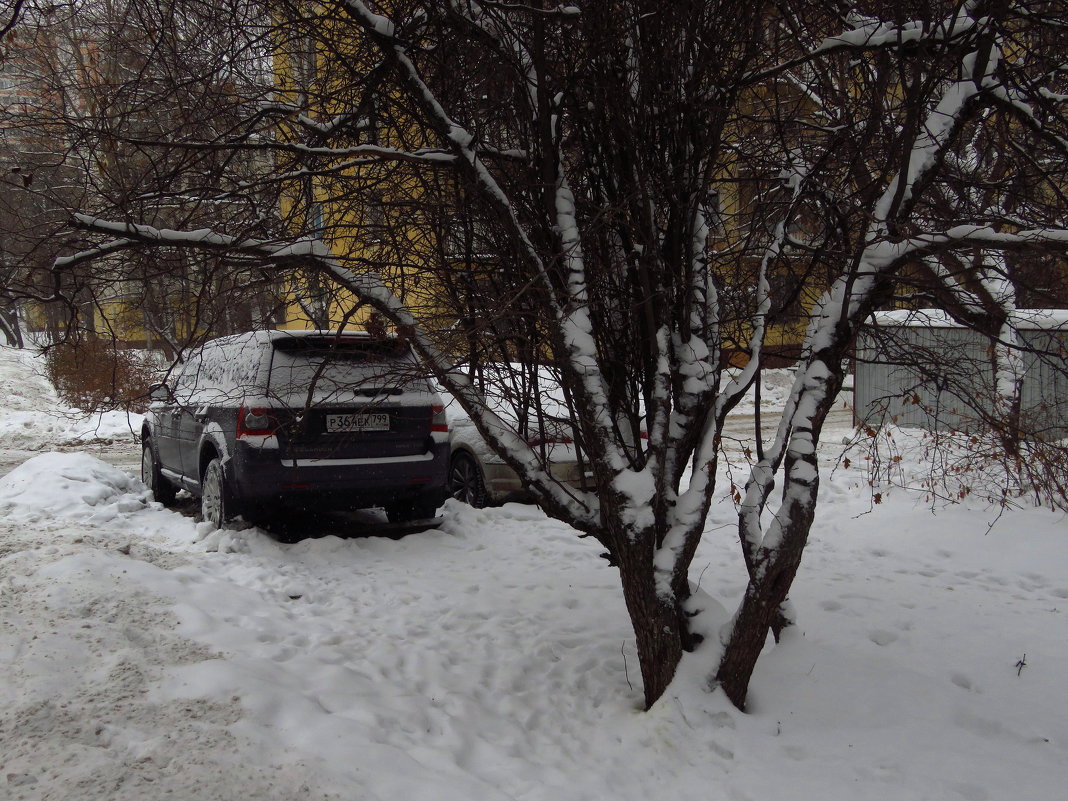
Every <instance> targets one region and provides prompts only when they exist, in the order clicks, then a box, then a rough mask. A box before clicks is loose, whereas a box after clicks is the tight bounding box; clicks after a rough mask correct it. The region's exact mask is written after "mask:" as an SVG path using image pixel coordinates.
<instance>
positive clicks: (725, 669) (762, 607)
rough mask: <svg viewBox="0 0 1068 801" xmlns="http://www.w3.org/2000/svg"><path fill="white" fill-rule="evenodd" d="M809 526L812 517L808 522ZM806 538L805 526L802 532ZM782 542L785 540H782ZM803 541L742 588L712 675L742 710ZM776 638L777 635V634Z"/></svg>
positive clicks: (799, 554) (793, 571) (790, 581)
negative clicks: (739, 605)
mask: <svg viewBox="0 0 1068 801" xmlns="http://www.w3.org/2000/svg"><path fill="white" fill-rule="evenodd" d="M808 524H810V525H811V519H810V523H808ZM804 538H807V527H806V531H805V532H804ZM784 545H785V543H784ZM803 547H804V541H803V539H802V541H801V543H798V544H795V545H794V546H791V547H790V548H789V552H783V553H781V554H780V556H779V559H778V560H776V561H775V564H774V565H771V566H769V569H768V575H767V578H765V579H764V580H763V581H754V580H750V582H749V586H747V587H745V597H744V598H743V599H742V603H741V609H740V610H739V611H738V615H737V616H736V617H735V622H734V627H733V628H732V629H731V638H729V639H728V640H727V643H726V645H725V647H724V649H723V658H722V660H721V661H720V665H719V669H718V670H717V672H716V678H714V684H716V685H718V686H719V687H720V688H722V689H723V692H725V693H726V696H727V697H728V698H731V702H732V703H733V704H734V705H735V706H736V707H738V708H739V709H742V710H744V709H745V696H747V694H748V693H749V681H750V679H751V678H752V676H753V670H754V669H755V668H756V660H757V659H758V658H759V656H760V651H761V650H764V645H765V643H766V642H767V640H768V632H769V631H771V630H773V627H774V626H775V625H776V624H778V622H779V618H780V615H781V614H782V613H781V607H782V603H783V601H785V600H786V595H787V593H789V590H790V585H791V584H792V583H794V577H795V576H796V575H797V570H798V566H799V565H800V564H801V551H802V550H803ZM776 640H778V634H776Z"/></svg>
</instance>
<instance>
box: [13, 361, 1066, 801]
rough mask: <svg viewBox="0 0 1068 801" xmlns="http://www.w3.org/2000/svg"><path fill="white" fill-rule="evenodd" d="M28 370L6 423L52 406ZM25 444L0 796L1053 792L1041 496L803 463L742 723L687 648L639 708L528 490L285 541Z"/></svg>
mask: <svg viewBox="0 0 1068 801" xmlns="http://www.w3.org/2000/svg"><path fill="white" fill-rule="evenodd" d="M0 359H2V361H0V380H2V379H5V378H6V379H10V380H8V381H7V383H6V386H8V387H11V386H12V385H13V382H15V383H20V385H21V384H22V383H25V384H26V385H27V386H28V385H29V384H30V382H31V381H33V380H36V379H34V378H33V377H32V375H30V374H29V373H28V372H27V371H26V369H25V368H26V365H27V363H28V362H27V361H26V358H25V357H23V356H21V355H17V354H16V355H12V353H11V352H10V351H0ZM45 389H47V387H46V388H44V389H39V390H38V391H37V394H36V396H35V397H36V401H35V402H33V403H29V404H28V405H27V407H26V408H18V407H17V406H16V405H15V404H13V403H12V402H11V401H10V400H9V401H7V402H6V403H4V404H3V405H2V406H0V431H8V430H10V428H11V425H12V424H13V422H14V421H17V420H18V419H20V418H19V417H18V416H19V415H20V414H23V415H29V416H30V417H35V416H37V415H45V414H51V413H54V398H52V396H50V395H49V394H48V393H47V392H45ZM9 391H11V390H9ZM14 397H16V398H18V397H23V396H19V395H18V394H17V393H15V394H14ZM26 397H28V396H26ZM50 404H51V405H50ZM21 419H23V420H25V419H26V417H23V418H21ZM56 419H66V418H56ZM14 425H15V428H16V429H17V428H18V424H17V423H14ZM29 428H31V429H32V428H33V425H31V426H30V427H29ZM56 430H57V431H58V430H59V429H56ZM69 430H70V429H63V431H69ZM848 434H849V429H847V428H846V427H845V426H839V427H838V428H835V429H832V430H830V431H828V432H826V436H825V440H826V441H827V442H828V443H838V444H837V448H838V450H841V447H842V445H841V444H840V443H841V440H842V438H843V437H846V436H848ZM48 438H52V440H53V441H55V442H57V443H63V442H66V443H68V444H67V445H65V446H64V447H65V449H66V452H63V453H41V454H39V455H36V456H33V458H30V459H28V460H27V461H25V463H23V464H22V465H21V466H19V467H17V468H15V469H14V470H13V471H12V472H10V473H9V474H8V475H7V476H5V477H3V478H0V798H3V799H5V801H6V799H11V801H31V800H32V801H38V800H40V801H44V800H45V799H48V800H51V799H56V800H57V801H59V800H60V799H62V801H68V800H69V799H78V801H105V799H106V801H126V800H127V799H129V800H130V801H133V800H134V799H136V800H137V801H156V799H169V798H174V799H180V800H181V801H208V800H209V799H218V800H219V801H231V800H232V799H256V801H276V800H277V801H292V800H295V799H344V800H345V801H356V800H359V801H398V800H401V799H416V800H418V801H422V800H423V799H426V800H427V801H429V800H431V799H435V800H436V799H441V800H442V801H497V800H498V799H509V800H511V799H523V800H524V801H528V800H529V801H535V800H540V799H546V800H547V801H548V800H549V799H552V801H558V800H559V799H566V800H567V801H571V800H572V799H574V800H575V801H578V800H579V799H582V800H586V799H589V800H591V801H597V800H599V799H613V800H615V799H619V800H620V801H629V800H631V799H634V801H649V799H660V798H692V799H703V800H706V801H718V799H730V800H732V801H768V800H769V799H790V800H791V801H807V800H808V799H812V800H813V801H816V800H817V799H818V800H819V801H838V799H849V800H850V801H854V800H855V799H865V801H877V800H880V799H885V800H886V801H909V800H911V799H932V800H934V801H942V800H943V799H966V800H967V801H981V800H986V799H989V801H1003V800H1005V801H1007V800H1008V799H1012V801H1029V800H1030V799H1034V800H1035V801H1052V799H1058V798H1064V797H1065V789H1064V788H1065V787H1066V786H1068V693H1066V692H1065V690H1064V677H1065V665H1066V664H1068V625H1066V624H1068V523H1066V520H1065V518H1064V516H1063V515H1057V514H1054V513H1050V512H1046V511H1041V510H1022V511H1014V512H1010V513H1006V514H1004V515H1002V516H1001V517H1000V518H998V519H996V520H995V518H997V515H996V513H995V512H992V511H989V510H985V509H983V508H981V507H979V506H971V507H970V506H964V505H961V506H954V507H950V508H945V509H940V510H938V511H937V512H932V510H931V508H930V505H929V504H924V503H923V498H922V497H918V496H913V495H912V494H910V493H907V492H904V491H901V490H893V489H887V488H885V487H881V486H880V487H876V488H875V489H876V490H878V491H881V492H882V495H881V501H882V502H881V503H879V504H873V502H872V494H871V493H872V490H871V489H870V488H869V487H868V485H867V480H868V474H867V472H866V471H865V470H864V469H863V464H864V461H863V458H860V457H856V458H855V459H854V461H853V462H851V465H850V467H848V468H845V467H839V468H838V469H837V470H835V471H834V472H833V473H831V472H830V471H828V475H827V476H826V477H825V480H824V484H823V491H822V504H821V507H820V510H819V517H818V522H817V525H816V527H815V529H814V531H813V536H812V540H811V543H810V546H809V550H808V552H807V554H806V557H805V561H804V563H803V565H802V568H801V572H800V574H799V576H798V579H797V582H796V584H795V589H794V593H793V602H794V605H795V607H796V609H797V613H798V618H799V625H798V626H797V628H796V630H794V631H792V632H791V633H790V634H789V636H788V637H787V638H786V639H785V640H784V642H783V643H782V644H781V645H778V646H774V645H769V647H768V650H767V651H766V653H765V654H764V657H763V659H762V661H761V663H760V665H759V667H758V669H757V673H756V675H755V677H754V681H753V685H752V692H751V701H750V706H751V710H750V712H749V713H748V714H741V713H739V712H737V711H736V710H734V709H733V708H732V707H731V706H730V705H729V704H728V703H727V702H726V701H725V700H724V698H723V697H722V695H721V694H718V693H708V692H706V691H705V690H704V689H703V688H702V687H703V681H702V677H703V676H704V675H705V673H707V671H708V670H709V669H710V668H711V665H710V664H709V663H708V661H707V660H708V656H707V654H702V653H701V652H700V651H699V652H697V653H695V654H692V655H689V656H687V658H686V660H685V661H684V663H683V666H682V670H681V671H680V675H679V677H678V679H677V681H676V682H675V684H674V685H673V686H672V688H671V691H670V692H669V693H668V695H667V696H666V697H665V698H664V700H663V701H662V702H661V703H660V704H659V705H658V706H657V707H655V708H654V709H653V710H652V711H651V712H648V713H643V712H641V711H639V707H640V702H641V688H640V686H639V684H638V670H637V660H636V657H635V654H634V645H633V639H632V637H631V633H630V629H629V624H628V621H627V618H626V614H625V611H624V608H623V602H622V599H621V595H620V592H619V589H618V580H617V577H616V575H615V572H614V570H613V569H612V568H610V567H609V566H608V565H607V563H606V562H605V561H604V560H602V559H599V558H598V553H599V551H600V549H599V548H598V547H597V545H596V544H594V543H592V542H590V541H589V540H581V539H578V538H577V537H576V536H575V535H574V534H573V533H572V532H571V531H569V530H568V529H566V528H565V527H563V526H561V525H560V524H558V523H555V522H553V521H551V520H548V519H547V518H546V517H545V516H544V515H543V514H542V513H541V512H539V511H538V510H537V509H536V508H534V507H530V506H522V505H514V504H513V505H507V506H504V507H501V508H497V509H486V510H479V511H476V510H472V509H470V508H467V507H463V506H461V505H458V504H452V503H451V502H450V504H449V505H447V506H446V507H445V509H444V522H443V523H442V525H441V526H440V527H439V528H437V529H434V530H430V531H426V532H423V533H420V534H412V535H409V536H407V537H405V538H403V539H400V540H393V539H387V538H384V537H374V536H363V537H353V538H350V539H341V538H338V537H336V536H326V537H322V538H318V539H309V540H305V541H303V542H300V543H297V544H294V545H283V544H280V543H278V542H276V541H275V540H273V539H272V538H270V537H269V536H268V535H267V534H265V533H263V532H261V531H259V530H257V529H249V530H246V531H241V532H225V533H224V532H218V531H215V532H212V531H208V530H206V528H205V526H204V525H203V524H199V525H198V524H197V523H196V522H194V521H193V520H192V519H191V518H189V517H185V516H182V515H179V514H177V513H174V512H171V511H168V510H164V509H162V508H160V507H159V506H158V505H155V504H153V503H151V502H149V501H148V500H147V497H146V493H145V490H144V488H143V487H142V486H141V485H140V483H139V482H138V481H137V480H136V479H134V478H132V477H131V476H130V475H129V474H127V473H126V472H124V471H123V470H121V469H119V468H117V467H115V466H114V465H111V464H107V463H105V462H102V461H100V460H99V459H97V458H95V457H94V456H91V455H89V454H86V453H82V452H78V451H76V450H72V447H73V446H71V445H70V444H69V441H70V438H69V437H67V435H66V434H62V433H52V432H46V433H44V434H42V435H41V436H40V437H38V438H37V439H34V438H33V437H32V436H30V437H29V439H27V440H26V441H29V442H31V443H33V445H32V447H30V448H27V450H30V451H34V450H38V449H39V446H40V445H41V444H42V441H43V440H47V439H48ZM4 442H6V440H0V447H12V446H8V445H4V444H3V443H4ZM116 447H119V446H116ZM125 447H126V448H128V449H129V451H130V452H131V453H133V454H135V455H136V452H137V451H136V447H137V446H136V445H135V444H133V443H132V442H130V443H128V444H126V445H125ZM838 455H839V454H838V453H837V452H836V451H835V449H834V446H833V445H832V446H828V447H827V451H826V463H827V464H828V466H830V465H831V464H832V463H833V462H834V461H835V460H836V459H837V457H838ZM908 467H909V463H908V457H907V456H906V458H905V460H904V462H903V463H901V465H900V466H899V469H906V468H908ZM743 475H744V474H743V473H742V472H741V471H740V470H737V469H736V471H735V473H734V477H735V480H738V481H740V480H742V478H743ZM729 483H730V482H729V479H727V478H726V477H725V478H724V479H723V486H724V492H725V493H726V491H727V490H728V488H729ZM991 523H993V526H992V527H991ZM734 532H735V520H734V516H733V508H732V506H731V503H730V501H729V499H726V498H725V499H724V500H723V501H721V502H719V503H717V504H716V506H715V508H714V509H713V511H712V513H711V515H710V516H709V520H708V533H707V536H706V540H705V543H704V544H703V545H702V547H701V550H700V552H699V553H698V556H697V559H696V560H695V569H694V579H695V580H698V579H699V580H700V586H701V590H702V591H704V592H706V593H708V594H709V595H710V596H711V599H710V600H709V603H710V604H713V605H715V603H716V602H717V601H718V602H719V603H720V604H722V607H723V609H722V610H720V611H719V614H720V615H721V617H722V618H723V619H724V620H725V619H726V617H727V615H728V614H729V612H728V610H732V609H733V607H734V605H735V604H736V603H737V601H738V599H739V596H740V593H741V592H742V589H743V586H744V568H743V567H742V564H741V558H740V555H739V552H738V547H737V544H736V542H735V533H734ZM354 533H358V532H354ZM1025 655H1026V658H1025Z"/></svg>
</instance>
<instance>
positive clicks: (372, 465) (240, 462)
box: [226, 440, 449, 512]
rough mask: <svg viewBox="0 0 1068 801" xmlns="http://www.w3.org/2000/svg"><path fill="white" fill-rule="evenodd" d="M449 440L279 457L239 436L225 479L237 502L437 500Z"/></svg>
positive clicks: (358, 505)
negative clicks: (422, 448) (415, 451)
mask: <svg viewBox="0 0 1068 801" xmlns="http://www.w3.org/2000/svg"><path fill="white" fill-rule="evenodd" d="M448 464H449V446H448V444H445V443H435V444H434V446H433V447H432V448H431V449H430V450H429V451H427V452H425V453H423V454H420V455H418V456H403V457H386V458H382V459H303V460H296V461H294V460H291V459H289V460H284V459H282V458H281V453H280V451H278V450H276V449H273V448H258V447H255V446H250V445H249V444H248V443H245V442H242V441H241V440H238V441H237V443H236V447H235V449H234V454H233V456H232V458H231V459H230V460H229V461H228V462H227V465H226V466H227V468H228V471H227V479H228V484H229V486H230V487H231V488H232V490H231V492H232V495H233V500H234V501H235V502H236V503H237V505H238V506H239V508H241V509H243V510H245V511H247V512H252V511H255V510H256V509H257V507H261V508H263V507H274V506H288V507H303V508H309V509H312V508H314V509H362V508H367V507H371V506H385V505H387V504H390V503H395V502H408V501H410V502H418V503H422V504H427V505H429V504H431V503H432V504H435V505H440V504H441V503H443V502H444V501H445V498H446V497H448V494H449V493H448V486H447V476H448Z"/></svg>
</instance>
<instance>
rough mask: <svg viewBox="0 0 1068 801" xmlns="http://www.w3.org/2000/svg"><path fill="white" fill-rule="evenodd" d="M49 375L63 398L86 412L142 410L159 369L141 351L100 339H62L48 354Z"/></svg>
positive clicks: (47, 366)
mask: <svg viewBox="0 0 1068 801" xmlns="http://www.w3.org/2000/svg"><path fill="white" fill-rule="evenodd" d="M46 368H47V371H48V378H49V380H50V381H51V382H52V385H53V386H54V387H55V388H56V392H57V393H58V394H59V397H60V399H61V400H62V401H63V402H64V403H66V404H67V405H68V406H73V407H75V408H78V409H82V410H83V411H86V412H102V411H113V410H116V409H122V410H123V411H127V412H142V411H144V409H145V407H146V405H147V403H148V387H149V385H150V384H152V382H153V380H154V378H155V373H156V371H155V369H154V368H153V367H152V365H151V363H150V361H149V360H148V359H147V358H146V357H145V355H144V354H143V353H142V352H141V351H136V350H121V349H119V348H117V347H115V343H114V342H112V341H110V340H106V339H100V338H85V339H80V340H70V341H67V342H60V343H58V344H56V345H53V346H52V347H51V348H49V350H48V353H47V355H46Z"/></svg>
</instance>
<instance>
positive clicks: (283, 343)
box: [270, 336, 426, 405]
mask: <svg viewBox="0 0 1068 801" xmlns="http://www.w3.org/2000/svg"><path fill="white" fill-rule="evenodd" d="M272 344H273V346H274V357H273V359H272V363H271V376H270V391H271V392H272V394H275V395H276V396H278V397H280V398H283V399H285V400H286V402H287V403H289V404H290V405H304V404H305V403H307V402H308V401H311V402H312V403H324V402H325V403H342V402H346V401H348V400H351V399H355V398H357V397H359V396H367V395H380V394H392V393H395V392H397V391H404V390H410V389H413V388H418V389H420V390H422V391H425V389H426V382H425V379H424V378H423V376H422V371H421V370H420V368H419V366H418V362H417V361H416V360H415V357H414V356H413V355H412V353H411V350H410V349H409V347H408V344H407V343H406V342H404V341H403V340H397V339H391V338H389V339H355V338H349V339H341V338H336V337H316V336H302V337H283V338H279V339H276V340H274V341H273V343H272Z"/></svg>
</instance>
